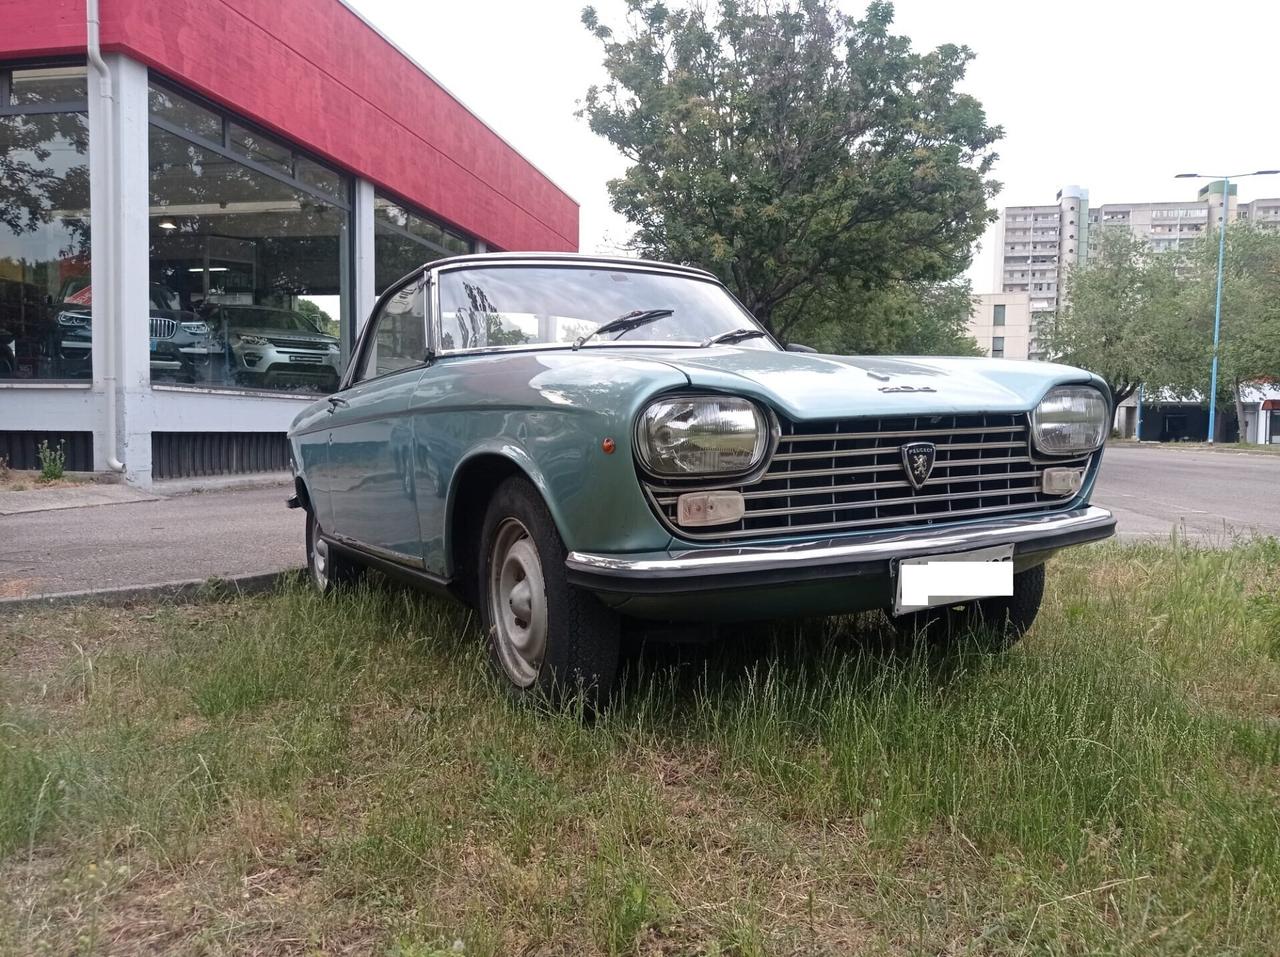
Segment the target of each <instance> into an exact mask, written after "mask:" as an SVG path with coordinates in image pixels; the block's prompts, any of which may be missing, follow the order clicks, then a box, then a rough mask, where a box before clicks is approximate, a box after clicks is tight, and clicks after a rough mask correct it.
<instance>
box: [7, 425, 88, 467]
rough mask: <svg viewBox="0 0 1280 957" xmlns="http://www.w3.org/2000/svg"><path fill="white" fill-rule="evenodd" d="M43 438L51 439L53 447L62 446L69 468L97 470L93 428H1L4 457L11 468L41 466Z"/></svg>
mask: <svg viewBox="0 0 1280 957" xmlns="http://www.w3.org/2000/svg"><path fill="white" fill-rule="evenodd" d="M41 442H48V443H49V448H51V449H57V448H58V447H59V446H61V448H62V452H63V454H64V455H66V462H65V463H64V464H63V468H65V469H66V470H67V471H68V472H92V471H93V433H92V432H35V431H29V430H25V429H22V430H16V431H11V432H0V459H4V460H5V462H6V463H7V464H8V466H9V468H11V469H38V468H39V467H40V443H41Z"/></svg>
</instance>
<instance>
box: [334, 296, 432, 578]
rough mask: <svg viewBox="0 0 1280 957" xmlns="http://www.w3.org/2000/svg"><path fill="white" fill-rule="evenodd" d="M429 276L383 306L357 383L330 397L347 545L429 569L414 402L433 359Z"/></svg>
mask: <svg viewBox="0 0 1280 957" xmlns="http://www.w3.org/2000/svg"><path fill="white" fill-rule="evenodd" d="M425 290H426V281H425V278H424V276H423V275H422V274H418V275H417V276H415V277H413V278H411V279H409V280H406V281H404V282H402V283H401V284H400V285H399V286H397V287H394V288H392V289H391V290H389V291H388V292H387V293H386V294H384V295H383V296H382V298H381V299H380V300H379V301H378V305H377V306H376V307H375V309H374V314H373V317H372V318H371V319H370V320H369V325H368V327H367V328H366V329H365V332H364V335H363V336H362V337H361V342H360V347H359V350H358V351H357V353H356V357H355V360H354V361H355V363H356V368H355V369H354V370H353V372H352V375H351V379H350V384H349V385H348V386H347V387H346V388H344V389H341V390H340V391H338V392H336V393H334V394H333V395H332V396H330V397H329V406H330V408H331V410H332V416H331V423H330V424H331V430H330V436H329V456H328V468H327V470H326V471H327V477H328V484H329V501H330V506H331V509H332V527H331V528H329V529H326V531H328V532H329V533H330V534H332V535H334V536H335V537H337V538H338V539H340V540H346V541H347V542H349V543H351V544H354V545H358V546H359V547H361V548H363V549H364V550H366V551H368V552H370V553H372V554H374V555H377V556H379V557H381V558H384V559H387V560H390V561H394V562H397V563H399V564H402V565H406V566H409V567H412V568H421V567H422V546H421V541H420V536H419V534H418V513H417V507H416V505H415V498H414V494H415V490H414V475H413V420H412V418H411V417H410V416H409V414H408V412H409V405H410V400H411V399H412V397H413V393H414V388H415V386H416V384H417V382H418V379H419V378H421V376H422V372H423V369H424V368H425V367H426V361H427V332H426V295H425Z"/></svg>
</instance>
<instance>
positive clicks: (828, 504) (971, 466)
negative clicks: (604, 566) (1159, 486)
mask: <svg viewBox="0 0 1280 957" xmlns="http://www.w3.org/2000/svg"><path fill="white" fill-rule="evenodd" d="M1029 440H1030V432H1029V425H1028V418H1027V415H1026V414H1025V413H1012V414H1011V413H999V414H997V413H990V414H980V415H926V416H914V417H900V418H858V419H837V420H828V421H823V422H805V423H801V424H798V425H797V424H792V423H789V422H785V421H784V422H782V423H781V436H780V439H779V442H778V448H777V450H776V451H775V453H774V455H773V458H772V459H771V460H770V462H769V466H768V468H767V470H766V471H765V472H764V473H763V474H762V475H761V476H759V478H757V479H755V480H754V481H752V482H750V483H748V484H742V485H736V486H735V485H733V484H731V483H722V484H718V485H714V486H710V485H705V486H699V487H702V488H721V489H723V488H736V489H737V490H738V491H741V492H742V496H743V500H744V503H745V506H746V512H745V514H744V516H743V518H742V519H741V520H739V521H738V522H735V523H733V524H726V525H720V526H710V527H705V528H698V529H687V528H681V527H680V526H679V525H678V523H677V522H676V516H677V508H676V501H677V499H678V497H679V495H680V494H681V493H682V492H686V491H691V490H692V486H690V485H689V484H688V483H684V484H682V483H679V482H657V481H654V480H653V479H646V480H645V481H646V488H647V490H648V492H649V495H650V499H651V501H652V502H653V504H654V506H655V507H656V508H657V510H658V513H659V515H660V516H661V517H662V518H663V520H664V521H665V523H666V524H667V525H668V526H669V527H670V528H671V529H672V531H674V532H675V533H676V534H678V535H679V536H680V537H681V538H689V539H700V540H701V539H741V538H753V537H754V538H763V537H776V536H785V535H791V534H813V533H822V532H849V531H858V530H861V529H869V530H874V529H877V528H883V527H893V526H908V527H910V526H920V525H934V524H938V523H944V522H951V521H959V520H962V519H968V518H980V517H982V516H983V515H988V514H1001V513H1006V514H1007V513H1015V512H1031V513H1034V512H1047V511H1052V510H1054V509H1058V508H1062V507H1064V506H1066V505H1067V504H1068V502H1069V501H1070V499H1071V498H1072V496H1065V497H1064V496H1061V495H1046V494H1045V493H1044V492H1042V491H1041V476H1042V474H1043V472H1044V469H1045V468H1047V467H1049V466H1059V467H1068V468H1084V467H1087V466H1088V464H1089V459H1090V457H1089V456H1080V457H1076V458H1071V459H1059V458H1054V459H1051V460H1046V459H1044V458H1042V457H1040V456H1039V455H1038V454H1037V453H1036V452H1035V451H1034V449H1033V448H1032V447H1031V445H1030V442H1029ZM912 442H932V443H933V444H934V445H935V447H936V449H937V453H936V458H935V462H934V466H933V471H932V473H931V474H930V476H929V478H928V480H927V481H926V482H925V483H924V485H923V486H922V487H921V488H919V489H916V488H914V487H913V486H912V484H911V483H910V482H909V481H908V480H907V474H906V470H905V467H904V465H903V460H902V451H901V450H902V446H904V445H907V444H910V443H912Z"/></svg>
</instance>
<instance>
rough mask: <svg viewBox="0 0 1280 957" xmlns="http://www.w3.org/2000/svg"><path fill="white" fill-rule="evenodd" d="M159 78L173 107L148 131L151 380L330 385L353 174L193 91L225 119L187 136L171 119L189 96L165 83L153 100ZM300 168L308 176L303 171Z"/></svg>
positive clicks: (336, 371) (294, 388)
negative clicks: (302, 152) (300, 151)
mask: <svg viewBox="0 0 1280 957" xmlns="http://www.w3.org/2000/svg"><path fill="white" fill-rule="evenodd" d="M156 90H158V91H159V92H160V94H162V96H163V98H164V100H165V101H166V102H167V105H166V107H165V112H164V114H163V119H164V123H163V125H157V124H154V123H153V125H152V126H151V133H150V167H151V169H150V184H151V215H150V224H151V226H150V233H151V290H152V310H151V316H150V327H151V350H152V351H151V378H152V381H153V382H164V381H168V382H181V383H190V384H196V385H203V386H213V387H228V388H252V389H271V390H278V391H288V392H329V391H332V390H333V389H334V388H336V386H337V383H338V379H339V376H340V374H341V371H342V356H341V338H340V337H341V331H340V330H341V320H342V303H343V302H344V299H345V281H346V276H347V273H348V269H347V268H346V263H347V261H348V253H347V242H348V230H349V219H350V209H349V206H348V203H347V197H348V195H349V192H350V188H349V185H348V181H347V180H346V179H345V178H344V177H342V176H341V175H340V174H339V173H337V172H336V171H333V170H329V169H327V168H325V167H322V166H320V164H318V163H316V162H315V161H314V160H310V159H306V158H303V157H299V156H297V155H296V154H295V153H294V152H293V151H292V150H291V149H290V148H289V147H288V146H286V145H285V144H283V143H281V142H279V141H278V140H275V139H273V138H271V137H268V136H265V135H261V134H258V133H257V132H256V131H253V130H251V129H248V128H247V127H243V126H241V125H240V124H238V123H235V122H232V121H231V120H229V119H226V118H224V117H221V116H220V115H218V114H214V113H212V112H211V111H209V110H207V109H206V108H205V107H203V106H200V105H199V104H195V103H192V102H191V101H186V102H187V103H188V104H189V105H190V106H192V107H195V109H196V110H199V111H203V112H204V113H209V114H210V115H214V116H217V117H218V122H219V129H218V130H217V131H213V132H212V135H204V136H199V135H197V136H186V135H182V134H180V133H178V132H176V131H175V127H180V128H181V129H182V130H184V131H189V130H192V126H193V125H192V124H191V123H188V122H181V123H179V122H175V119H174V113H173V105H174V104H177V103H178V102H179V101H180V100H186V98H184V97H176V95H175V94H171V93H170V92H169V91H168V89H167V88H163V87H158V88H153V96H152V103H153V104H155V103H156V102H157V101H158V99H159V97H158V96H157V95H156V93H155V91H156ZM184 115H185V116H186V117H188V118H190V117H191V116H192V115H195V116H200V115H201V114H199V113H197V114H192V113H191V112H190V110H184ZM223 123H225V124H226V126H225V133H226V138H225V139H224V138H223V133H224V128H223V126H222V124H223ZM196 125H197V126H199V127H200V128H201V129H203V130H207V129H208V125H207V123H203V121H202V123H200V124H196ZM224 142H225V143H226V144H228V146H227V147H226V148H224V147H223V145H222V144H223V143H224ZM241 157H251V158H252V161H253V163H254V164H255V165H254V166H252V167H251V166H248V165H246V164H245V163H244V162H242V161H241ZM304 166H305V167H306V168H307V169H308V171H309V174H310V175H308V177H307V178H305V179H302V178H299V179H295V178H294V177H293V173H294V171H295V170H296V169H298V168H299V167H304ZM320 184H323V185H324V187H326V188H320Z"/></svg>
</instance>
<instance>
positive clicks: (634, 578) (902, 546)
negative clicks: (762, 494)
mask: <svg viewBox="0 0 1280 957" xmlns="http://www.w3.org/2000/svg"><path fill="white" fill-rule="evenodd" d="M1115 528H1116V520H1115V518H1114V517H1113V516H1112V515H1111V513H1110V512H1108V511H1107V510H1106V509H1105V508H1098V507H1097V506H1092V505H1091V506H1086V507H1084V508H1079V509H1073V510H1072V511H1070V512H1059V513H1056V514H1052V515H1030V516H1023V517H1021V518H1002V519H997V520H992V521H986V522H978V523H974V524H972V525H963V526H960V527H953V528H948V529H942V528H917V529H913V530H911V531H909V532H892V533H885V534H878V535H870V536H866V537H862V538H858V539H856V540H850V539H848V538H843V539H821V540H820V539H808V540H805V541H800V542H788V543H786V544H782V545H764V546H754V547H752V546H741V547H738V546H723V547H708V548H696V549H685V550H682V551H668V552H645V553H640V554H631V555H598V554H592V553H588V552H570V553H569V556H568V557H567V558H566V559H565V567H566V570H567V572H568V578H569V581H570V582H571V583H572V584H574V585H577V586H579V587H582V588H588V589H591V590H593V591H600V592H608V593H612V594H632V595H661V594H682V593H688V592H696V591H715V590H721V589H732V588H752V587H757V586H761V585H782V584H799V583H805V582H817V581H822V580H829V579H838V578H850V577H855V576H862V575H885V576H888V575H891V574H892V571H893V563H895V562H896V561H897V560H899V559H902V558H913V557H918V556H925V555H941V554H945V553H947V552H963V551H968V550H970V549H977V548H984V547H987V546H990V545H1009V544H1012V545H1013V547H1014V559H1015V562H1017V561H1018V559H1019V558H1022V559H1023V560H1024V561H1025V562H1026V563H1027V564H1035V563H1036V562H1037V561H1042V560H1043V559H1044V557H1045V555H1046V553H1049V552H1054V551H1057V550H1058V549H1060V548H1066V547H1067V546H1069V545H1080V544H1083V543H1085V542H1093V541H1098V540H1100V539H1104V538H1109V537H1110V536H1111V535H1113V534H1115Z"/></svg>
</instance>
